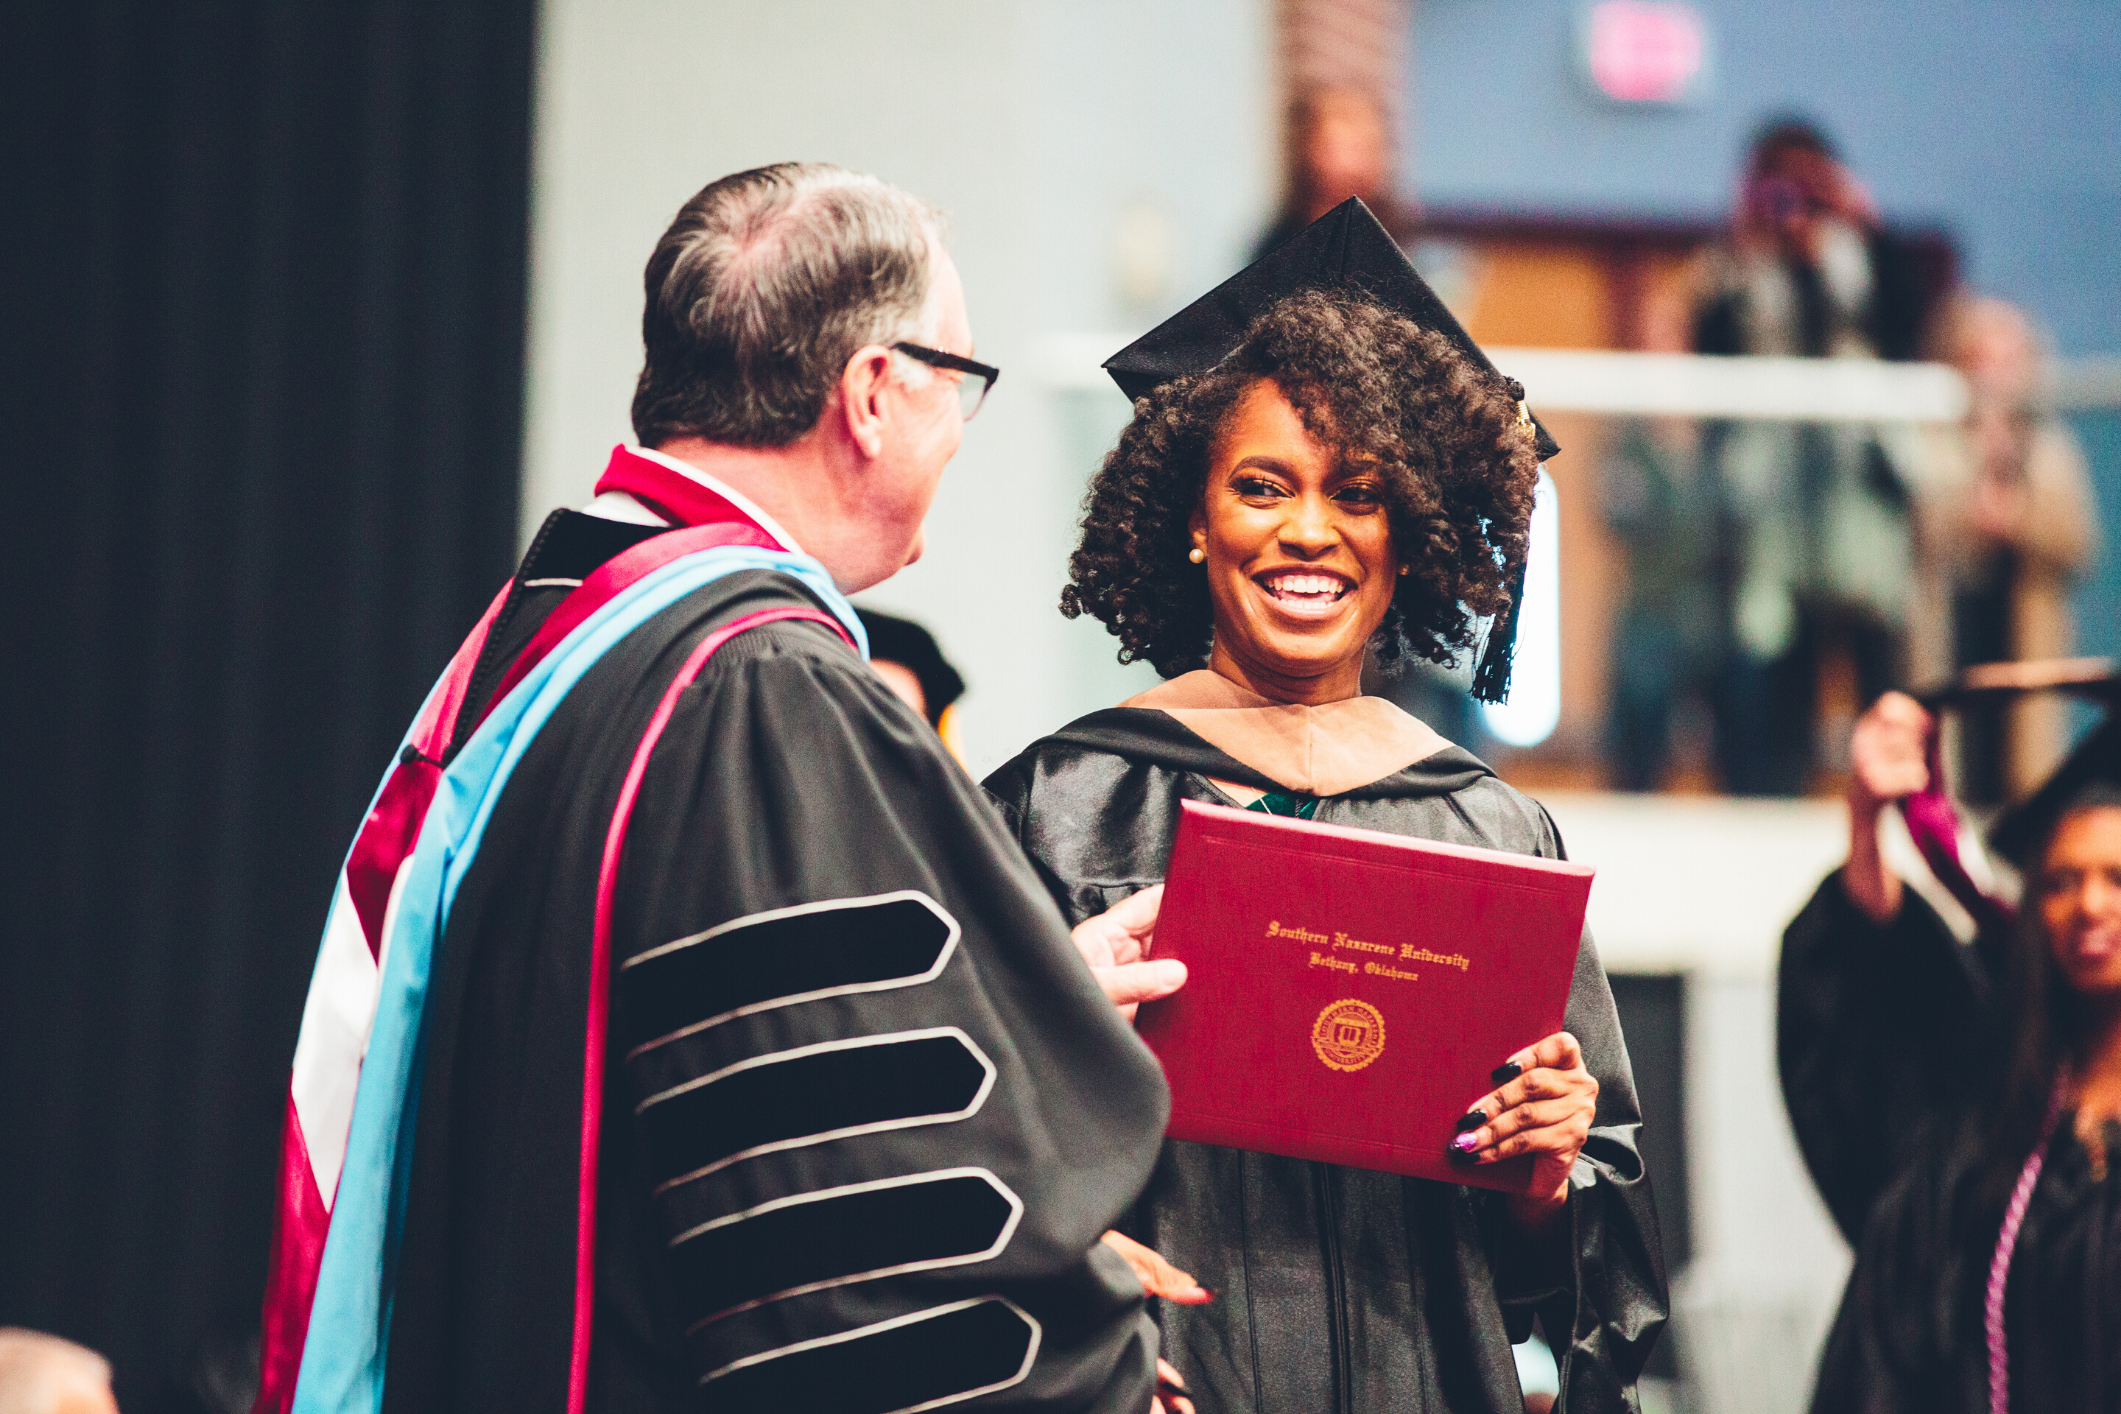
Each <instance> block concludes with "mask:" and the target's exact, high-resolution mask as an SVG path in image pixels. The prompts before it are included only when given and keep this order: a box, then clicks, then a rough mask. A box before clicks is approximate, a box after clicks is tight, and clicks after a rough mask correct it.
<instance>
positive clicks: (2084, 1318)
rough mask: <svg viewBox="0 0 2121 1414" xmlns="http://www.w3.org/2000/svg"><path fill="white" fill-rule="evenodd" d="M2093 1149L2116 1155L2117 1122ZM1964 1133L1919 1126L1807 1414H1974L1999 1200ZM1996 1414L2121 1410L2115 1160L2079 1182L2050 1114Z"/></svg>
mask: <svg viewBox="0 0 2121 1414" xmlns="http://www.w3.org/2000/svg"><path fill="white" fill-rule="evenodd" d="M2106 1144H2107V1152H2108V1153H2109V1154H2110V1155H2112V1156H2113V1157H2114V1159H2116V1160H2121V1126H2117V1125H2114V1124H2112V1123H2111V1122H2109V1124H2108V1125H2107V1129H2106ZM1985 1156H1986V1148H1985V1146H1984V1144H1983V1142H1982V1140H1981V1138H1980V1136H1979V1134H1978V1133H1977V1132H1976V1131H1974V1130H1972V1129H1971V1128H1968V1129H1962V1130H1957V1131H1954V1132H1944V1131H1933V1132H1932V1135H1931V1136H1930V1137H1928V1138H1925V1139H1924V1140H1923V1141H1921V1142H1919V1143H1918V1144H1917V1145H1916V1147H1915V1150H1914V1152H1913V1153H1912V1154H1911V1155H1910V1159H1911V1162H1910V1164H1909V1165H1908V1167H1907V1170H1906V1172H1905V1173H1903V1174H1902V1175H1901V1176H1900V1178H1899V1180H1898V1181H1897V1182H1896V1183H1895V1184H1894V1185H1893V1186H1892V1187H1891V1188H1890V1189H1888V1190H1887V1192H1886V1193H1885V1195H1884V1197H1883V1198H1882V1199H1881V1200H1880V1202H1879V1203H1878V1205H1877V1207H1876V1208H1875V1209H1874V1210H1873V1212H1872V1213H1871V1216H1870V1222H1869V1224H1868V1225H1867V1226H1866V1228H1865V1229H1864V1235H1863V1246H1862V1248H1861V1249H1860V1250H1859V1251H1858V1253H1857V1257H1856V1269H1855V1271H1854V1272H1853V1273H1851V1275H1850V1277H1849V1286H1848V1291H1847V1292H1846V1294H1845V1295H1844V1296H1843V1297H1842V1303H1841V1312H1840V1315H1839V1316H1838V1317H1837V1318H1836V1320H1835V1323H1834V1330H1833V1334H1832V1335H1831V1336H1830V1337H1829V1338H1828V1341H1827V1348H1826V1354H1825V1356H1824V1357H1823V1358H1822V1360H1821V1362H1820V1371H1819V1386H1818V1390H1817V1393H1816V1394H1815V1396H1814V1399H1813V1402H1812V1409H1813V1411H1814V1414H1987V1410H1988V1407H1989V1402H1988V1344H1987V1334H1986V1325H1985V1321H1984V1315H1985V1303H1986V1300H1987V1294H1988V1269H1989V1263H1990V1261H1991V1260H1992V1258H1993V1257H1994V1255H1995V1247H1996V1231H1997V1228H1998V1226H1999V1225H2000V1224H2001V1222H2002V1218H2003V1204H2002V1202H2001V1201H1999V1200H1998V1199H1997V1198H1996V1197H1995V1196H1994V1195H1993V1194H1990V1195H1984V1194H1983V1193H1982V1191H1981V1190H1982V1186H1983V1185H1982V1182H1981V1175H1980V1172H1979V1167H1980V1164H1981V1162H1982V1160H1983V1159H1984V1157H1985ZM2003 1320H2004V1332H2005V1339H2006V1342H2007V1344H2008V1348H2009V1351H2010V1386H2011V1392H2010V1399H2011V1406H2010V1407H2011V1408H2012V1409H2013V1410H2017V1411H2021V1414H2031V1411H2036V1410H2041V1411H2044V1410H2069V1411H2071V1414H2116V1411H2121V1162H2115V1163H2109V1164H2108V1165H2107V1171H2106V1174H2105V1176H2104V1178H2103V1179H2102V1178H2097V1177H2094V1174H2093V1166H2092V1162H2091V1156H2090V1155H2089V1154H2087V1153H2086V1152H2085V1150H2084V1148H2083V1146H2081V1145H2080V1144H2079V1143H2078V1142H2077V1138H2076V1135H2075V1134H2074V1133H2073V1132H2072V1129H2071V1124H2070V1116H2067V1115H2065V1116H2064V1117H2063V1121H2062V1124H2061V1127H2060V1129H2059V1131H2058V1132H2057V1135H2056V1137H2055V1139H2054V1141H2053V1142H2052V1144H2051V1145H2050V1147H2049V1149H2048V1154H2047V1162H2046V1165H2045V1167H2043V1168H2042V1170H2041V1173H2040V1181H2039V1183H2038V1185H2037V1186H2035V1188H2034V1189H2033V1196H2032V1201H2031V1203H2030V1204H2029V1205H2028V1206H2027V1208H2026V1215H2025V1225H2024V1226H2023V1227H2022V1228H2021V1229H2020V1230H2019V1234H2018V1246H2017V1250H2016V1253H2015V1254H2014V1256H2013V1258H2012V1262H2011V1273H2010V1284H2009V1285H2008V1286H2007V1287H2006V1288H2005V1294H2004V1302H2003Z"/></svg>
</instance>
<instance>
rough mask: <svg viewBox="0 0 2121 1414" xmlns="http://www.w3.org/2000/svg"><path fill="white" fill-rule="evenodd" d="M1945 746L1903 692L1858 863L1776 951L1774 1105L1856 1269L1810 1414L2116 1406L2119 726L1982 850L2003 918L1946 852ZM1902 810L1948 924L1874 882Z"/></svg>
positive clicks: (1887, 715) (1825, 890) (1871, 762)
mask: <svg viewBox="0 0 2121 1414" xmlns="http://www.w3.org/2000/svg"><path fill="white" fill-rule="evenodd" d="M1934 732H1935V721H1934V719H1933V718H1932V717H1931V715H1930V714H1929V713H1928V712H1927V711H1926V710H1924V709H1923V708H1922V707H1921V706H1920V705H1919V704H1917V703H1916V702H1915V701H1914V700H1913V699H1911V698H1907V697H1904V696H1900V695H1898V694H1889V695H1888V696H1886V697H1885V698H1883V699H1881V700H1880V702H1879V703H1878V704H1877V705H1876V706H1874V707H1873V708H1872V709H1871V710H1870V711H1869V712H1868V713H1866V714H1865V716H1864V718H1863V719H1862V721H1861V722H1860V723H1859V724H1858V727H1857V734H1856V741H1855V750H1854V765H1855V771H1854V777H1855V780H1854V784H1853V785H1852V787H1851V804H1852V846H1853V847H1852V850H1851V855H1850V859H1849V862H1848V864H1847V865H1845V866H1844V867H1843V869H1841V870H1839V871H1837V872H1836V873H1835V874H1834V875H1833V876H1831V877H1829V878H1828V879H1827V881H1826V882H1825V883H1824V884H1823V885H1822V886H1821V888H1820V890H1819V893H1818V895H1817V896H1815V897H1814V899H1813V900H1812V903H1811V904H1810V905H1809V906H1808V907H1807V908H1806V909H1805V911H1804V913H1802V914H1801V915H1800V916H1799V917H1798V919H1797V920H1796V922H1795V923H1793V924H1792V925H1791V927H1790V930H1789V932H1788V934H1787V935H1786V936H1785V938H1784V952H1783V962H1782V976H1781V1017H1780V1046H1781V1060H1782V1070H1783V1090H1784V1096H1785V1099H1786V1100H1787V1102H1788V1104H1789V1108H1790V1114H1791V1119H1792V1122H1793V1123H1794V1125H1795V1127H1796V1130H1797V1136H1798V1140H1799V1143H1800V1146H1801V1147H1802V1148H1803V1151H1804V1154H1805V1158H1806V1161H1807V1163H1808V1164H1809V1165H1810V1166H1811V1169H1812V1173H1813V1177H1814V1179H1815V1181H1816V1182H1817V1183H1818V1185H1819V1188H1820V1191H1821V1194H1822V1196H1824V1197H1825V1198H1826V1200H1827V1202H1828V1205H1829V1207H1830V1208H1831V1209H1832V1210H1833V1212H1834V1214H1835V1218H1836V1220H1837V1221H1838V1222H1840V1223H1841V1225H1842V1228H1843V1231H1844V1232H1845V1233H1846V1234H1847V1235H1848V1236H1849V1238H1850V1240H1851V1243H1852V1244H1853V1245H1855V1246H1856V1248H1857V1260H1856V1266H1855V1270H1854V1272H1853V1273H1852V1274H1851V1276H1850V1279H1849V1285H1848V1289H1847V1291H1846V1293H1845V1294H1844V1297H1843V1301H1842V1308H1841V1312H1840V1315H1839V1318H1838V1319H1837V1321H1836V1323H1835V1327H1834V1331H1833V1334H1832V1336H1831V1338H1830V1339H1829V1342H1828V1346H1827V1350H1826V1353H1825V1356H1824V1357H1823V1359H1822V1362H1821V1369H1820V1374H1819V1384H1818V1388H1817V1392H1816V1395H1815V1400H1814V1409H1815V1410H1816V1411H1833V1414H1839V1411H1844V1410H1847V1411H1857V1410H1860V1411H1866V1414H1868V1412H1869V1411H1878V1412H1879V1414H1888V1412H1889V1411H1902V1410H1906V1411H1913V1410H1923V1411H1944V1414H1950V1411H1960V1410H1965V1411H1976V1410H1992V1409H1994V1410H2000V1409H2003V1408H2012V1407H2014V1408H2017V1409H2019V1410H2030V1409H2042V1410H2045V1409H2071V1410H2116V1409H2121V1174H2117V1173H2115V1171H2114V1166H2113V1165H2112V1164H2111V1163H2110V1162H2109V1155H2110V1154H2114V1155H2121V1149H2116V1147H2115V1145H2116V1144H2117V1143H2121V1129H2117V1128H2116V1120H2117V1118H2121V722H2113V721H2109V722H2108V723H2107V724H2106V725H2104V726H2102V727H2101V728H2100V729H2099V730H2098V731H2097V732H2095V733H2094V734H2093V735H2092V736H2091V737H2090V738H2088V739H2087V740H2086V741H2085V742H2084V744H2083V745H2082V746H2080V747H2079V749H2078V750H2077V751H2076V753H2074V754H2073V755H2072V756H2071V758H2070V759H2069V761H2068V762H2066V763H2065V764H2064V766H2063V767H2062V768H2061V770H2060V771H2058V772H2057V774H2056V776H2055V777H2054V778H2053V779H2052V780H2051V781H2050V782H2049V783H2048V784H2047V785H2046V786H2044V787H2043V788H2042V789H2041V790H2040V791H2039V792H2038V793H2037V794H2036V795H2035V796H2034V797H2033V798H2032V799H2031V800H2030V801H2028V802H2026V803H2025V804H2024V805H2023V806H2021V807H2020V808H2019V809H2018V810H2017V811H2015V812H2013V813H2012V814H2011V815H2009V816H2006V817H2005V819H2004V820H2003V821H2002V822H2001V823H2000V824H1999V825H1998V827H1997V829H1996V831H1995V832H1994V834H1993V836H1992V843H1993V845H1994V847H1995V849H1996V851H1997V853H1999V854H2001V855H2002V856H2004V857H2005V858H2006V859H2009V860H2011V861H2012V862H2014V863H2015V864H2016V865H2017V866H2018V867H2019V868H2020V869H2021V870H2022V872H2023V876H2024V890H2023V897H2022V899H2021V900H2020V902H2019V903H2018V905H2017V907H2016V908H2015V910H2013V909H2012V908H2010V907H2009V906H2007V905H2005V904H2003V903H2000V902H1998V901H1996V900H1995V898H1994V897H1993V895H1992V893H1991V892H1990V891H1988V890H1984V889H1983V888H1981V887H1977V886H1976V884H1975V875H1976V874H1978V873H1979V872H1980V871H1979V870H1978V869H1976V868H1972V867H1969V863H1968V861H1966V860H1965V859H1963V858H1962V857H1961V855H1960V852H1959V842H1958V841H1956V840H1954V839H1953V838H1952V834H1953V832H1952V830H1951V829H1950V825H1951V824H1952V823H1953V821H1952V819H1951V817H1950V815H1949V813H1948V809H1947V808H1946V807H1944V804H1943V798H1942V795H1941V792H1940V790H1939V789H1938V783H1937V782H1936V781H1935V780H1934V774H1933V762H1934V758H1935V753H1934V748H1933V736H1934ZM1896 800H1897V801H1900V802H1901V805H1902V809H1903V812H1904V813H1905V814H1906V815H1907V816H1908V820H1909V825H1910V832H1911V833H1912V834H1913V835H1914V836H1915V838H1916V842H1917V844H1918V846H1920V847H1922V849H1923V853H1924V855H1925V857H1926V859H1927V861H1928V863H1929V864H1930V867H1931V872H1932V874H1933V875H1934V876H1935V877H1936V878H1937V879H1938V881H1939V882H1940V883H1942V884H1943V885H1944V886H1945V887H1946V888H1947V889H1948V890H1949V892H1950V893H1951V894H1952V895H1954V896H1955V898H1956V899H1957V901H1958V905H1959V906H1958V907H1956V908H1954V907H1952V906H1951V905H1950V904H1945V905H1943V906H1941V907H1940V906H1936V905H1932V904H1931V903H1930V902H1928V901H1926V900H1925V899H1923V898H1922V897H1921V896H1920V895H1919V894H1917V893H1916V892H1915V891H1914V890H1912V889H1910V888H1908V887H1906V886H1904V885H1902V884H1901V882H1900V881H1899V880H1898V879H1897V878H1895V877H1894V876H1893V874H1892V873H1891V872H1890V871H1889V869H1888V868H1887V867H1886V865H1885V863H1884V861H1883V859H1882V857H1881V855H1880V852H1879V850H1878V848H1877V846H1876V825H1877V818H1878V812H1879V810H1880V809H1881V808H1882V806H1883V805H1884V804H1885V803H1888V802H1892V801H1896ZM1947 915H1952V916H1954V917H1955V918H1956V921H1957V922H1958V923H1959V925H1960V928H1961V930H1962V931H1968V932H1971V934H1972V937H1971V940H1970V941H1966V942H1962V941H1961V940H1960V936H1959V934H1958V933H1955V932H1954V930H1953V928H1952V927H1951V926H1950V925H1948V924H1947V922H1946V917H1947Z"/></svg>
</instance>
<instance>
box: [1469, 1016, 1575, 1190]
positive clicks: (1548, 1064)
mask: <svg viewBox="0 0 2121 1414" xmlns="http://www.w3.org/2000/svg"><path fill="white" fill-rule="evenodd" d="M1493 1078H1494V1080H1495V1082H1496V1088H1495V1089H1493V1090H1490V1091H1489V1092H1488V1093H1487V1094H1486V1095H1483V1096H1482V1097H1481V1098H1480V1099H1479V1100H1478V1101H1476V1102H1475V1103H1474V1105H1473V1107H1472V1108H1471V1109H1469V1110H1467V1111H1466V1113H1465V1117H1464V1118H1463V1119H1461V1120H1459V1121H1458V1130H1459V1132H1458V1137H1457V1138H1455V1139H1453V1140H1452V1141H1451V1157H1452V1158H1453V1159H1455V1160H1457V1161H1458V1162H1460V1163H1468V1164H1491V1163H1494V1162H1496V1161H1497V1160H1499V1159H1507V1158H1512V1157H1514V1156H1516V1155H1518V1154H1530V1155H1531V1156H1532V1179H1531V1182H1530V1183H1529V1184H1528V1185H1527V1186H1526V1188H1525V1191H1524V1192H1522V1193H1513V1194H1511V1195H1510V1212H1511V1214H1512V1215H1513V1216H1514V1217H1515V1218H1516V1219H1517V1221H1518V1223H1519V1225H1521V1226H1523V1227H1525V1228H1527V1229H1537V1228H1540V1227H1543V1226H1545V1225H1546V1223H1547V1222H1548V1220H1550V1219H1551V1218H1553V1217H1554V1215H1555V1214H1557V1213H1559V1212H1560V1211H1561V1209H1562V1205H1563V1204H1565V1203H1566V1202H1567V1201H1568V1197H1569V1174H1570V1172H1571V1171H1572V1170H1573V1169H1574V1168H1575V1167H1576V1156H1577V1155H1578V1154H1580V1153H1582V1152H1583V1141H1584V1140H1585V1139H1586V1138H1587V1137H1589V1135H1590V1132H1591V1122H1592V1121H1593V1120H1594V1119H1596V1118H1597V1116H1598V1080H1597V1078H1596V1077H1595V1076H1593V1075H1592V1074H1591V1072H1590V1071H1588V1070H1586V1069H1585V1068H1584V1064H1583V1047H1581V1046H1580V1045H1578V1044H1577V1042H1576V1038H1575V1037H1574V1036H1571V1035H1570V1034H1569V1033H1568V1032H1566V1031H1557V1032H1555V1033H1554V1034H1553V1035H1551V1036H1549V1037H1547V1038H1546V1039H1545V1040H1544V1041H1541V1042H1539V1043H1538V1044H1537V1045H1535V1046H1532V1047H1529V1048H1528V1049H1526V1050H1523V1051H1520V1052H1518V1053H1517V1054H1516V1055H1514V1056H1512V1057H1510V1059H1508V1060H1507V1061H1504V1062H1503V1063H1502V1065H1501V1066H1499V1067H1497V1069H1496V1071H1495V1075H1494V1077H1493Z"/></svg>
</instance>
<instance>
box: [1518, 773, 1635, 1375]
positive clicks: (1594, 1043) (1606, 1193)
mask: <svg viewBox="0 0 2121 1414" xmlns="http://www.w3.org/2000/svg"><path fill="white" fill-rule="evenodd" d="M1541 814H1542V815H1544V812H1541ZM1542 825H1543V828H1542V829H1541V830H1540V839H1539V840H1538V843H1537V846H1536V847H1535V848H1534V849H1532V850H1531V851H1530V852H1532V853H1535V854H1539V855H1542V856H1545V857H1548V858H1556V859H1559V858H1564V857H1566V851H1565V850H1564V849H1563V848H1562V845H1561V839H1560V835H1559V832H1558V831H1556V830H1555V829H1554V827H1553V823H1552V821H1551V820H1543V821H1542ZM1563 1025H1564V1026H1565V1027H1566V1028H1567V1029H1568V1031H1569V1034H1570V1035H1572V1036H1574V1037H1575V1038H1576V1040H1577V1043H1578V1044H1579V1045H1581V1046H1582V1047H1583V1061H1584V1067H1585V1069H1587V1070H1589V1071H1590V1072H1591V1074H1592V1076H1593V1077H1595V1078H1596V1079H1597V1081H1598V1110H1597V1114H1596V1116H1595V1117H1594V1119H1593V1120H1592V1123H1591V1132H1590V1134H1589V1135H1588V1136H1587V1137H1586V1138H1585V1140H1584V1146H1583V1152H1582V1153H1581V1154H1579V1155H1578V1156H1577V1159H1576V1169H1575V1172H1574V1173H1573V1174H1571V1175H1570V1178H1569V1186H1570V1190H1571V1191H1570V1193H1569V1202H1568V1212H1567V1214H1566V1215H1565V1217H1564V1218H1563V1219H1562V1220H1561V1222H1562V1223H1563V1224H1564V1225H1565V1231H1564V1232H1563V1233H1561V1234H1554V1233H1548V1234H1542V1235H1541V1236H1540V1237H1538V1238H1536V1239H1526V1238H1524V1237H1522V1236H1520V1235H1519V1234H1517V1233H1516V1231H1515V1229H1514V1227H1512V1226H1511V1224H1510V1223H1509V1222H1508V1220H1507V1218H1506V1216H1505V1209H1504V1206H1503V1204H1502V1203H1501V1202H1500V1201H1499V1200H1498V1198H1496V1197H1488V1198H1486V1201H1487V1202H1488V1203H1489V1211H1490V1215H1491V1216H1490V1220H1491V1221H1492V1222H1494V1223H1495V1224H1496V1225H1497V1228H1498V1231H1499V1237H1498V1239H1497V1242H1496V1252H1497V1257H1496V1263H1495V1292H1496V1296H1497V1298H1498V1299H1499V1301H1500V1302H1501V1305H1502V1311H1503V1319H1504V1323H1505V1325H1506V1326H1507V1327H1508V1330H1509V1335H1510V1339H1511V1340H1512V1341H1513V1342H1515V1341H1521V1340H1523V1339H1524V1338H1525V1337H1527V1336H1529V1335H1530V1334H1531V1331H1532V1318H1533V1316H1534V1315H1537V1316H1538V1318H1539V1323H1540V1326H1541V1328H1542V1329H1543V1331H1544V1332H1545V1335H1546V1338H1547V1341H1548V1343H1549V1345H1550V1346H1551V1347H1552V1348H1553V1349H1554V1353H1555V1357H1556V1363H1557V1365H1558V1366H1559V1367H1560V1377H1561V1388H1562V1398H1561V1400H1560V1403H1559V1406H1558V1407H1561V1408H1565V1409H1570V1410H1578V1411H1585V1410H1614V1411H1620V1410H1626V1409H1631V1408H1633V1407H1634V1406H1633V1401H1632V1398H1631V1395H1630V1391H1631V1390H1633V1388H1634V1386H1635V1381H1636V1379H1637V1378H1638V1377H1639V1376H1640V1375H1641V1373H1642V1368H1643V1366H1644V1365H1645V1364H1646V1363H1648V1361H1649V1357H1650V1351H1651V1349H1652V1348H1653V1347H1654V1345H1655V1344H1656V1341H1657V1338H1658V1335H1659V1334H1660V1333H1661V1332H1662V1331H1663V1329H1664V1325H1665V1320H1666V1317H1667V1315H1668V1313H1669V1310H1670V1302H1669V1297H1668V1288H1667V1284H1666V1279H1665V1270H1664V1248H1663V1245H1662V1243H1661V1242H1660V1240H1659V1238H1658V1233H1657V1208H1656V1203H1655V1200H1654V1198H1653V1197H1652V1195H1651V1192H1650V1176H1649V1171H1648V1169H1647V1168H1646V1167H1645V1165H1644V1163H1643V1158H1642V1147H1641V1146H1642V1138H1641V1136H1642V1108H1641V1104H1640V1102H1639V1100H1638V1099H1637V1097H1636V1094H1635V1075H1634V1071H1633V1069H1632V1067H1631V1066H1630V1065H1629V1063H1628V1053H1627V1043H1626V1041H1625V1040H1624V1039H1623V1037H1622V1035H1621V1030H1620V1013H1619V1011H1618V1009H1617V1008H1616V1007H1615V1006H1614V1004H1613V989H1612V985H1611V984H1610V983H1609V982H1607V980H1606V974H1605V965H1604V964H1603V963H1602V962H1600V960H1599V957H1598V948H1597V945H1596V944H1595V943H1593V942H1592V940H1591V935H1590V933H1589V932H1588V931H1586V932H1585V933H1584V935H1583V942H1582V944H1581V945H1580V946H1579V947H1578V949H1577V953H1576V974H1575V977H1574V978H1573V979H1572V981H1571V982H1570V984H1569V1004H1568V1010H1567V1012H1566V1013H1565V1017H1564V1021H1563ZM1673 1142H1677V1136H1673ZM1557 1238H1559V1239H1560V1240H1557ZM1564 1332H1566V1333H1567V1338H1566V1339H1565V1340H1564V1339H1563V1333H1564Z"/></svg>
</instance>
